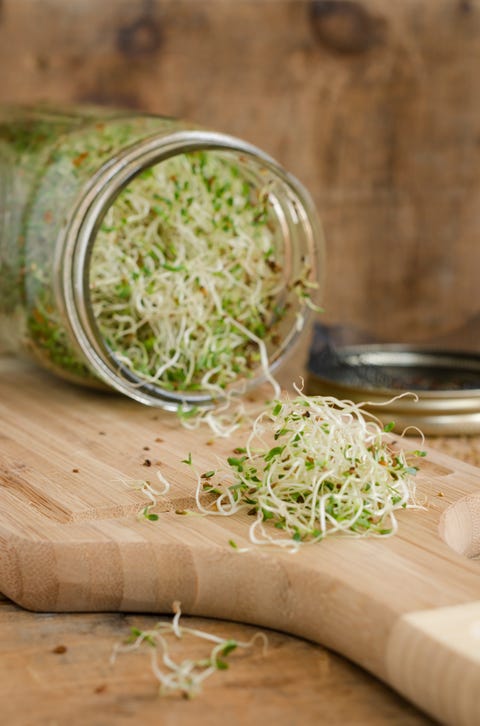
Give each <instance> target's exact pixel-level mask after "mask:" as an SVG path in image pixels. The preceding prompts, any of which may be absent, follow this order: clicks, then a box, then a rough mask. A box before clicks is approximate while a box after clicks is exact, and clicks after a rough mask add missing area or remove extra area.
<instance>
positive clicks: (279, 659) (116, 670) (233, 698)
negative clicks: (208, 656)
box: [0, 597, 434, 726]
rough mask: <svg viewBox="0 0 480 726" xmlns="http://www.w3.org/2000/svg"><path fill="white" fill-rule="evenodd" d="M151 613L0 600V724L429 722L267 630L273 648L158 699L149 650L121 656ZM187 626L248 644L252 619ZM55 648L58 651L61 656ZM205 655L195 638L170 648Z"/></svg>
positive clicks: (149, 622)
mask: <svg viewBox="0 0 480 726" xmlns="http://www.w3.org/2000/svg"><path fill="white" fill-rule="evenodd" d="M157 621H158V617H157V616H152V615H132V614H126V615H124V614H121V613H90V614H55V615H51V614H39V613H30V612H27V611H24V610H20V609H19V608H18V607H17V606H15V605H14V604H13V603H11V602H9V601H7V600H4V601H2V600H1V597H0V693H1V696H2V717H1V722H2V724H3V725H4V726H53V725H54V724H55V726H64V724H71V725H72V726H85V725H86V724H88V726H127V725H132V724H145V726H153V724H155V726H207V725H208V726H225V723H228V724H230V726H260V724H264V723H266V722H271V723H275V724H276V725H277V726H297V724H305V725H309V724H314V723H315V724H321V725H324V726H346V725H347V724H348V725H350V724H351V725H355V726H362V725H364V724H370V725H371V726H429V725H430V724H433V723H434V722H433V721H431V720H430V719H429V718H428V717H427V716H424V715H422V714H421V713H420V712H418V711H417V709H416V708H414V707H413V706H411V705H410V704H409V703H407V702H406V701H405V700H404V699H402V698H401V697H400V696H398V695H397V694H396V693H394V692H393V691H392V690H390V689H389V688H387V687H386V686H385V685H384V684H382V683H381V682H380V681H378V680H376V679H375V678H373V677H372V676H370V675H369V674H368V673H366V672H365V671H363V670H361V669H360V668H358V667H356V666H355V665H353V664H352V663H350V662H348V661H346V660H345V659H344V658H341V657H340V656H338V655H336V654H334V653H332V652H330V651H328V650H326V649H325V648H323V647H322V646H320V645H316V644H313V643H310V642H308V641H305V640H303V639H300V638H293V637H291V636H288V635H285V634H283V633H278V632H274V631H270V630H269V631H266V630H265V629H263V632H266V634H267V635H268V640H269V646H268V650H267V652H266V653H265V654H262V653H261V652H260V651H253V652H248V653H247V652H245V653H238V654H232V656H231V657H230V659H229V660H230V667H229V669H228V670H226V671H222V672H218V673H216V674H215V675H214V676H213V677H212V678H211V679H210V680H208V681H207V682H206V683H205V684H204V689H203V692H202V693H201V694H200V695H199V696H197V698H196V699H194V700H193V701H186V700H185V699H183V698H181V697H168V698H160V697H159V695H158V684H157V681H156V680H155V679H154V677H153V675H152V674H151V671H150V662H149V658H148V653H146V652H143V653H132V654H130V655H123V656H120V657H119V658H118V660H117V662H116V664H115V666H111V665H110V662H109V661H110V656H111V654H112V650H113V648H114V646H115V645H116V644H117V643H119V642H121V641H123V640H124V639H125V637H126V636H127V635H128V633H129V631H130V628H131V627H133V626H135V627H140V628H149V627H153V625H154V624H155V623H156V622H157ZM185 622H186V623H188V625H191V626H194V627H198V628H201V629H204V630H207V631H208V632H211V633H215V634H216V635H218V636H221V637H228V638H237V639H238V640H247V639H248V638H250V637H251V636H252V634H253V633H255V632H257V631H258V628H254V627H251V626H248V625H242V624H240V623H232V622H220V621H218V620H212V619H205V618H198V617H187V618H185ZM59 651H60V652H59ZM172 654H173V656H174V657H176V658H178V659H179V660H181V659H183V658H191V657H196V656H199V657H203V656H205V651H204V649H203V648H202V647H199V644H198V643H197V642H195V641H188V642H187V641H186V642H183V641H182V642H180V643H178V644H177V647H176V648H175V649H174V651H172Z"/></svg>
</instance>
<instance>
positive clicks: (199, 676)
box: [110, 602, 268, 698]
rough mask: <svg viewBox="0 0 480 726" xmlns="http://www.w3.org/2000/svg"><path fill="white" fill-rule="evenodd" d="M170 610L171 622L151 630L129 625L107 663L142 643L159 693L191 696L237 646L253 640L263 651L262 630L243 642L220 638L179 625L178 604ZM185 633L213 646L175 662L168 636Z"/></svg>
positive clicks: (246, 645)
mask: <svg viewBox="0 0 480 726" xmlns="http://www.w3.org/2000/svg"><path fill="white" fill-rule="evenodd" d="M173 610H174V613H175V615H174V617H173V619H172V621H171V622H163V621H161V622H158V623H157V624H156V625H155V627H154V628H152V629H151V630H139V629H138V628H132V629H131V633H130V637H129V638H128V640H127V642H126V643H122V644H119V645H116V646H115V648H114V649H113V653H112V656H111V658H110V662H111V663H112V664H114V663H115V661H116V659H117V655H118V654H119V653H128V652H131V651H133V650H137V649H138V648H140V647H141V646H142V645H144V644H145V645H148V646H149V647H150V649H151V666H152V672H153V674H154V676H155V678H156V679H157V680H158V682H159V683H160V695H162V696H163V695H175V694H181V695H183V696H185V697H187V698H192V697H193V696H196V695H198V694H199V693H200V692H201V690H202V685H203V682H204V681H205V679H206V678H208V677H209V676H211V675H213V673H215V672H216V671H218V670H225V669H227V668H228V662H227V661H226V660H225V658H226V657H227V656H228V655H229V654H230V653H231V652H233V651H234V650H236V649H237V648H244V649H245V648H251V647H252V646H253V645H255V643H256V642H257V641H261V642H262V643H263V646H264V653H265V649H266V647H267V643H268V640H267V637H266V635H265V634H264V633H255V635H254V636H253V637H252V638H251V639H250V640H249V641H246V642H241V641H237V640H232V639H225V638H220V637H218V636H217V635H214V634H212V633H207V632H205V631H204V630H198V629H196V628H189V627H184V626H183V625H180V617H181V609H180V603H178V602H175V603H174V604H173ZM188 635H190V636H194V637H196V638H201V639H202V640H206V641H208V642H210V643H212V644H213V647H212V648H211V650H210V652H209V653H208V654H207V655H206V657H205V658H202V659H201V660H191V659H185V660H182V661H181V662H177V661H175V660H174V659H173V658H172V656H171V655H170V650H169V645H168V638H169V636H170V637H171V636H173V637H174V638H176V639H181V638H183V637H184V636H188Z"/></svg>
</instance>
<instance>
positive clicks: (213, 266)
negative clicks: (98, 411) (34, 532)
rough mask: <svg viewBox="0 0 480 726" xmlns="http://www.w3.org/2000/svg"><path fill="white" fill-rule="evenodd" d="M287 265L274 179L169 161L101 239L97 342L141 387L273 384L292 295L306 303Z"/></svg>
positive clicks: (303, 287) (204, 159)
mask: <svg viewBox="0 0 480 726" xmlns="http://www.w3.org/2000/svg"><path fill="white" fill-rule="evenodd" d="M283 258H284V249H283V241H282V230H281V224H280V222H279V218H278V216H277V212H276V210H275V198H274V195H273V194H272V192H271V189H269V182H268V177H266V179H265V185H264V186H262V185H260V183H259V181H258V179H256V178H255V179H254V178H250V177H249V175H248V174H247V172H246V171H245V170H242V171H240V169H239V167H238V165H236V164H235V163H234V161H233V159H232V158H231V157H228V155H222V154H220V153H218V152H203V151H196V152H191V153H186V154H180V155H177V156H174V157H172V158H169V159H167V160H165V161H163V162H162V163H159V164H157V165H156V166H153V167H151V168H149V169H147V170H146V171H144V172H142V173H141V174H140V175H139V176H137V177H136V178H135V179H134V180H133V181H132V182H131V184H130V185H129V186H128V187H126V188H125V189H124V190H123V191H122V192H121V193H120V195H119V196H118V197H117V199H116V200H115V202H114V203H113V204H112V205H111V207H110V208H109V210H108V212H107V213H106V215H105V217H104V219H103V224H102V226H101V228H100V230H99V232H98V234H97V237H96V241H95V244H94V248H93V252H92V258H91V263H90V296H91V302H92V306H93V311H94V315H95V318H96V321H97V324H98V327H99V330H100V332H101V335H102V336H103V338H104V340H105V342H106V344H107V346H108V347H109V348H110V350H111V351H112V353H113V355H114V356H115V358H116V359H117V360H118V362H119V363H120V364H121V365H123V366H124V367H125V368H127V369H128V370H130V371H131V372H132V373H133V374H134V375H135V376H136V377H138V378H139V379H140V380H141V381H143V382H146V383H149V384H152V385H155V386H158V387H160V388H162V389H165V390H167V391H172V392H178V393H180V394H181V393H187V392H188V393H195V392H200V393H202V394H205V393H206V394H207V395H209V396H211V397H212V398H213V399H215V398H216V397H223V396H224V392H225V389H226V388H228V387H229V386H230V385H231V384H232V383H234V382H236V381H238V380H245V379H248V378H250V377H251V376H252V374H253V373H254V372H255V371H258V370H259V369H262V370H263V372H264V374H267V377H268V357H269V355H267V347H269V350H274V349H278V346H279V344H280V342H281V340H280V336H279V332H278V324H279V322H280V321H281V320H282V318H283V317H284V316H285V314H286V311H287V308H288V306H289V305H290V303H289V302H288V297H289V295H290V294H293V295H294V297H295V299H300V300H301V302H302V304H303V303H304V302H306V304H309V303H310V302H311V301H310V288H311V287H312V283H311V282H310V281H309V271H308V270H307V269H306V270H305V275H302V276H301V277H302V279H298V280H290V281H287V280H286V279H285V275H286V273H285V267H284V259H283ZM299 325H301V320H300V321H299ZM187 413H188V411H187Z"/></svg>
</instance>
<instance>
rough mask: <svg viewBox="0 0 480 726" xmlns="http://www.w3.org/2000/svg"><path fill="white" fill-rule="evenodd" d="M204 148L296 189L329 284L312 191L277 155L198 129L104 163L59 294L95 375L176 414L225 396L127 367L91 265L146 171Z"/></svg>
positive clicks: (62, 263) (78, 214) (71, 239)
mask: <svg viewBox="0 0 480 726" xmlns="http://www.w3.org/2000/svg"><path fill="white" fill-rule="evenodd" d="M199 150H204V151H220V152H233V153H239V154H242V155H244V156H245V157H246V158H247V159H248V160H250V161H253V162H254V163H258V164H260V165H262V166H263V167H265V168H266V169H267V170H268V171H270V172H273V174H274V175H275V177H276V178H278V179H279V180H280V181H281V182H283V184H284V185H285V188H286V189H287V190H288V192H289V194H290V196H291V199H290V201H291V202H292V203H293V202H294V203H295V214H296V216H297V217H298V224H299V227H300V228H301V230H302V232H303V238H304V240H305V249H306V254H307V255H308V258H309V259H310V260H311V266H312V269H313V270H314V273H315V279H316V280H319V281H321V280H320V278H321V277H322V273H323V269H324V265H323V256H324V245H323V233H322V229H321V225H320V221H319V219H318V217H317V214H316V210H315V207H314V204H313V201H312V199H311V197H310V195H309V193H308V192H307V191H306V189H305V188H304V187H303V185H302V184H301V183H300V182H299V181H298V180H297V179H296V178H295V177H294V176H293V175H291V174H290V173H289V172H287V171H286V170H285V169H283V167H282V166H281V165H280V164H278V162H276V161H275V160H274V159H273V158H272V157H270V156H269V155H268V154H266V153H265V152H264V151H262V150H261V149H259V148H257V147H256V146H254V145H252V144H250V143H248V142H246V141H243V140H241V139H238V138H236V137H234V136H230V135H227V134H223V133H219V132H214V131H204V130H196V129H195V130H181V131H174V132H169V133H168V134H158V133H157V134H154V135H152V136H149V137H147V138H145V139H143V140H141V141H139V142H137V143H135V144H132V145H129V146H127V147H125V148H124V149H122V150H121V152H119V153H118V152H117V154H116V155H115V156H114V157H112V158H111V159H110V160H108V161H107V162H106V163H104V164H103V165H102V166H101V167H100V168H99V169H98V171H97V172H96V173H95V174H94V175H93V176H92V178H91V179H90V180H89V182H88V183H87V185H86V187H84V188H83V190H82V193H81V195H80V196H79V198H78V200H77V204H76V205H75V208H74V210H73V212H72V215H71V216H70V218H69V220H67V223H66V226H65V228H64V231H63V234H64V244H63V245H59V247H58V249H60V253H59V256H58V258H57V259H56V261H55V264H56V266H57V269H58V270H59V272H60V274H59V275H58V276H56V279H57V280H59V289H58V290H57V293H58V296H59V299H60V302H61V303H62V305H63V307H64V310H65V313H66V319H67V321H68V326H69V329H70V332H71V335H72V338H73V340H74V341H75V343H76V345H77V348H79V350H80V352H81V354H82V356H83V357H84V358H85V359H86V361H87V363H88V364H89V366H90V367H91V369H92V370H93V371H94V372H95V374H96V375H97V376H98V377H99V378H100V379H102V380H103V381H104V382H105V383H107V384H108V386H109V387H111V388H114V389H116V390H118V391H120V392H121V393H123V394H125V395H127V396H128V397H130V398H133V399H135V400H137V401H139V402H141V403H144V404H148V405H153V406H162V407H163V408H166V409H168V410H177V409H178V407H179V405H182V404H186V405H194V406H202V407H211V406H213V405H214V402H215V400H218V397H215V399H214V397H213V396H212V394H208V393H204V392H199V393H196V392H195V393H187V392H182V391H175V392H173V391H169V390H166V389H164V388H162V387H161V386H154V385H153V384H151V383H148V382H147V381H142V379H141V378H140V377H137V376H135V374H134V373H133V372H132V371H130V370H128V369H126V368H124V367H121V365H120V363H119V361H118V360H117V359H116V358H115V356H114V354H112V353H111V352H110V351H109V349H108V347H107V345H106V343H105V342H104V340H103V337H102V336H101V334H100V331H99V329H98V326H97V324H96V321H95V317H94V315H93V311H92V309H91V306H90V304H89V294H88V288H89V260H90V255H91V251H92V248H93V245H94V243H95V239H96V235H97V232H98V227H99V224H100V222H101V220H102V218H103V216H104V214H105V213H106V211H107V209H108V208H109V207H110V206H111V205H112V204H113V203H114V201H115V199H116V197H117V196H118V194H119V193H120V192H121V190H122V189H123V188H124V187H125V186H126V185H127V184H128V183H129V182H131V181H132V179H134V178H135V177H136V176H137V175H138V174H139V173H141V172H142V171H144V170H145V169H146V168H149V167H152V166H155V165H156V164H159V163H161V162H162V161H165V160H166V159H168V158H170V157H172V156H176V155H178V154H183V153H188V152H191V151H199ZM310 312H311V311H310V310H309V308H308V307H307V306H306V305H304V307H303V309H302V314H303V316H304V318H305V322H306V321H307V319H308V317H309V316H310ZM305 327H306V326H305ZM301 334H302V330H299V329H297V328H296V327H293V328H292V330H291V332H290V335H289V336H288V339H287V340H285V341H282V345H281V347H280V351H279V354H278V356H276V358H275V359H274V360H272V361H269V370H270V371H274V370H276V368H277V367H278V366H279V365H280V364H281V363H282V362H283V361H284V359H285V357H286V356H287V355H288V354H289V353H290V351H291V350H292V348H293V347H294V346H295V344H296V343H297V341H298V339H299V338H300V336H301ZM265 380H266V377H265V374H264V373H263V372H262V371H261V370H259V372H258V374H256V375H255V376H254V377H252V379H248V380H247V381H246V383H245V390H248V389H249V388H251V387H252V386H254V385H255V386H256V385H259V384H261V383H263V382H264V381H265Z"/></svg>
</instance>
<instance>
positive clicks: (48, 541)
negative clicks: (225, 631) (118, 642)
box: [0, 359, 480, 726]
mask: <svg viewBox="0 0 480 726" xmlns="http://www.w3.org/2000/svg"><path fill="white" fill-rule="evenodd" d="M240 443H243V441H242V440H241V439H239V437H238V436H235V437H234V440H233V441H232V440H227V441H215V442H214V443H213V444H212V441H211V439H210V435H209V434H208V432H205V431H202V432H198V431H197V432H188V431H185V430H184V429H182V428H181V427H180V426H179V424H178V423H177V421H176V419H175V417H174V416H172V415H171V414H166V413H162V412H158V411H155V410H153V409H148V408H146V407H142V406H140V405H138V404H136V403H134V402H132V401H129V400H127V399H125V398H121V397H117V396H114V395H110V394H99V393H95V392H90V391H83V390H80V389H78V388H74V387H70V386H68V385H67V384H64V383H62V382H60V381H58V380H56V379H54V378H50V377H48V376H47V375H46V374H43V373H41V372H39V371H38V370H36V369H33V368H30V367H28V366H26V365H24V364H20V363H19V362H18V361H13V360H9V359H4V360H1V361H0V590H1V591H2V592H3V593H4V594H5V595H7V596H8V597H9V598H11V599H12V600H14V601H15V602H16V603H18V604H20V605H22V606H24V607H26V608H29V609H32V610H44V611H106V610H123V611H130V612H131V611H137V612H164V613H166V612H171V609H172V604H173V602H174V601H175V600H178V601H180V602H181V604H182V610H183V612H185V613H189V614H194V615H203V616H212V617H217V618H227V619H229V620H239V621H244V622H248V623H254V624H257V625H260V626H264V627H272V628H275V629H278V630H282V631H285V632H288V633H292V634H294V635H299V636H302V637H305V638H308V639H311V640H313V641H316V642H318V643H321V644H322V645H325V646H327V647H329V648H332V649H333V650H336V651H338V652H340V653H342V654H343V655H345V656H346V657H348V658H350V659H351V660H353V661H355V662H356V663H358V664H360V665H361V666H363V667H364V668H366V669H368V670H369V671H371V672H372V673H374V674H375V675H377V676H378V677H380V678H381V679H383V680H384V681H386V682H387V683H389V684H390V685H391V686H393V687H394V688H395V689H397V690H398V691H399V692H400V693H402V694H403V695H405V696H406V697H407V698H409V699H411V700H412V701H413V702H415V703H416V704H417V705H418V706H420V707H421V708H423V709H424V710H425V711H427V712H428V713H430V714H431V715H432V716H434V717H436V718H437V719H439V720H440V721H442V722H445V723H448V724H454V725H455V726H457V725H459V724H469V725H472V726H473V725H478V724H479V723H480V698H479V696H478V689H479V687H480V563H479V562H476V561H473V560H472V557H474V556H475V555H477V554H480V470H478V469H475V468H473V467H470V466H468V465H467V464H463V463H461V462H458V461H456V460H454V459H450V458H448V457H445V456H442V455H441V454H439V453H437V452H433V451H432V452H430V454H429V456H428V458H427V460H426V461H425V462H424V463H422V470H421V472H420V473H419V475H418V477H417V479H418V486H419V489H420V490H421V492H422V493H423V494H424V495H425V497H426V509H425V510H416V511H413V510H407V511H403V512H401V514H400V515H399V521H400V531H399V534H397V535H396V536H394V537H391V538H389V539H384V540H380V539H374V538H369V539H363V540H359V539H347V538H341V537H332V538H330V539H327V540H326V541H325V542H323V543H321V544H318V545H315V546H312V547H306V548H305V549H304V550H302V551H301V552H300V553H298V554H295V555H291V554H288V553H282V552H277V551H276V550H274V549H272V548H268V549H267V548H261V547H260V548H259V547H257V548H251V549H250V550H249V551H248V552H245V553H239V552H237V551H235V550H233V549H232V548H231V547H230V545H229V544H228V541H229V540H230V539H232V538H233V539H234V540H235V541H236V542H237V544H238V545H239V546H240V547H241V546H244V545H245V546H246V545H248V539H247V536H248V526H249V524H250V521H251V520H250V519H249V518H248V517H247V516H246V515H245V516H243V515H242V516H236V517H234V518H225V519H224V518H219V517H216V518H210V517H206V518H205V517H185V516H180V515H179V514H177V513H176V512H177V511H179V510H184V509H188V508H191V509H194V508H195V503H194V487H195V480H194V475H193V472H192V471H191V469H190V468H189V467H187V466H185V465H184V464H182V463H181V460H182V459H185V457H186V456H187V454H188V452H191V453H192V455H193V458H194V461H195V462H196V464H197V465H198V467H199V468H200V469H204V470H207V469H211V468H214V467H215V465H216V456H217V455H221V456H225V455H228V454H230V452H231V451H232V449H233V448H234V447H235V446H238V445H239V444H240ZM157 468H158V469H160V471H161V472H162V473H163V474H164V475H165V476H166V477H167V479H169V480H170V482H171V483H172V489H171V491H170V492H169V495H168V498H164V499H162V500H161V501H160V502H159V506H158V507H157V509H156V511H157V512H158V513H159V520H158V521H156V522H148V521H145V520H139V519H138V517H137V514H138V512H139V510H141V509H142V508H143V507H144V506H145V504H146V503H147V502H146V500H145V497H144V495H142V494H141V493H140V492H138V491H135V490H133V489H132V486H131V484H132V482H134V481H139V480H145V479H147V480H151V481H152V483H154V482H155V481H156V479H155V476H154V474H155V470H156V469H157ZM280 665H281V664H280Z"/></svg>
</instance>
